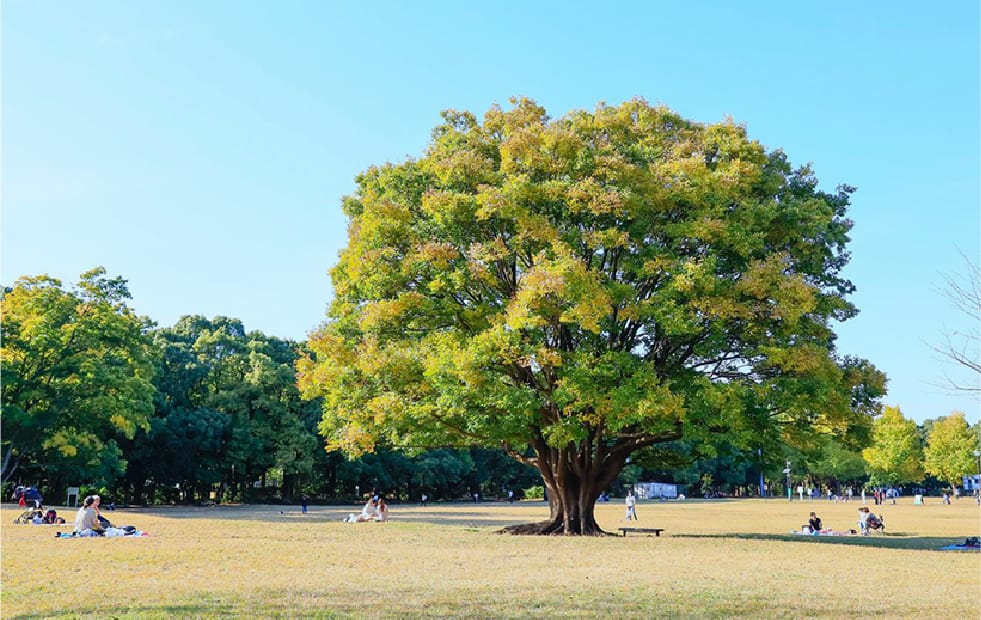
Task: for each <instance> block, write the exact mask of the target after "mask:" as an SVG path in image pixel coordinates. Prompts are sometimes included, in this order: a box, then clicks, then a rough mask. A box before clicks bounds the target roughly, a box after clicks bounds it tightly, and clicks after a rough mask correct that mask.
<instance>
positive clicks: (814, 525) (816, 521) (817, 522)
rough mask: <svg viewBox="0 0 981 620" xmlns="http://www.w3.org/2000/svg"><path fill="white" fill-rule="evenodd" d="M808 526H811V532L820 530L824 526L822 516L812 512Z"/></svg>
mask: <svg viewBox="0 0 981 620" xmlns="http://www.w3.org/2000/svg"><path fill="white" fill-rule="evenodd" d="M807 527H809V528H811V532H812V533H813V532H820V531H821V530H822V529H823V528H822V527H821V517H819V516H817V514H815V513H813V512H812V513H811V518H810V519H808V520H807Z"/></svg>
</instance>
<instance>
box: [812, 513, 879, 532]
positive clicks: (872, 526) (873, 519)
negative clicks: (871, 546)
mask: <svg viewBox="0 0 981 620" xmlns="http://www.w3.org/2000/svg"><path fill="white" fill-rule="evenodd" d="M805 528H806V531H805V533H807V531H810V533H812V534H820V533H825V532H830V531H831V530H825V529H824V525H823V524H822V523H821V517H819V516H817V513H814V512H812V513H811V514H810V518H809V519H808V520H807V525H806V526H805ZM858 529H859V532H857V533H861V534H862V535H863V536H868V534H869V531H870V530H877V529H885V528H884V526H883V523H882V517H877V516H875V515H874V514H872V513H871V512H870V511H869V507H868V506H862V507H861V508H859V509H858ZM852 533H856V532H855V531H854V530H852Z"/></svg>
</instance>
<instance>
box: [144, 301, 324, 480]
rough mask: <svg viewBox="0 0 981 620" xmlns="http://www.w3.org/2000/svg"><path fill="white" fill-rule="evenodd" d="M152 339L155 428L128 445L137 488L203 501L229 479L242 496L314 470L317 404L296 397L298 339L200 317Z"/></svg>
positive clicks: (232, 321)
mask: <svg viewBox="0 0 981 620" xmlns="http://www.w3.org/2000/svg"><path fill="white" fill-rule="evenodd" d="M153 338H154V343H155V345H156V346H157V347H158V349H159V350H160V351H161V354H160V357H159V362H158V368H157V388H158V396H157V399H156V411H155V415H154V418H153V423H152V426H151V428H150V429H149V430H148V431H147V432H146V433H145V434H142V435H140V436H139V437H138V438H137V441H135V442H133V444H132V445H131V450H132V454H133V456H132V460H133V476H128V477H127V478H128V480H129V482H130V484H131V488H133V489H134V492H137V494H140V493H142V492H143V491H142V489H141V488H140V487H142V485H143V484H144V483H145V481H150V483H151V485H154V486H156V485H164V486H173V485H175V484H180V485H181V487H182V488H186V489H191V490H192V491H194V490H195V489H196V490H197V492H198V493H199V494H200V495H202V496H204V497H206V495H205V494H206V493H207V492H208V490H209V489H210V488H211V487H212V485H215V484H218V483H223V484H224V483H227V484H228V485H229V486H231V487H232V488H233V489H235V491H234V492H236V493H237V494H238V495H239V497H242V496H244V489H245V488H246V487H248V486H249V485H251V483H253V482H255V481H257V480H260V479H261V478H263V477H264V476H265V475H266V474H267V472H270V471H272V470H274V469H275V470H276V471H277V473H278V474H279V475H281V476H282V477H283V479H284V481H286V480H296V479H297V478H298V477H299V476H302V475H309V474H310V472H311V471H312V468H313V455H314V453H315V451H316V450H317V443H318V442H317V439H316V435H315V433H314V424H315V418H316V417H317V413H316V412H317V410H318V409H319V408H318V405H317V403H307V402H304V401H302V400H301V399H300V397H299V392H298V391H297V388H296V375H295V370H294V368H293V364H294V362H295V360H296V358H297V356H298V352H297V345H296V344H295V343H292V342H289V341H284V340H280V339H278V338H273V337H268V336H265V335H264V334H262V333H261V332H248V333H247V332H246V331H245V328H244V326H243V325H242V323H241V321H239V320H237V319H229V318H226V317H215V318H214V319H211V320H209V319H205V318H204V317H200V316H186V317H182V318H181V319H180V320H179V321H178V322H177V323H176V324H175V325H174V326H173V327H171V328H163V329H158V330H155V331H154V332H153ZM284 484H285V482H284ZM138 489H139V490H138Z"/></svg>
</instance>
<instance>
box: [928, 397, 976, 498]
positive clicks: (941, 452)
mask: <svg viewBox="0 0 981 620" xmlns="http://www.w3.org/2000/svg"><path fill="white" fill-rule="evenodd" d="M978 444H979V442H978V436H977V434H976V433H973V432H971V429H970V428H969V427H968V425H967V421H966V420H965V419H964V414H963V413H961V412H959V411H955V412H954V413H952V414H950V415H949V416H947V417H945V418H940V419H939V420H937V421H936V422H934V423H933V426H932V427H931V429H930V436H929V437H928V438H927V445H926V449H925V450H924V453H925V456H926V459H925V463H924V464H925V466H926V472H927V473H928V474H933V475H934V476H936V477H937V479H938V480H942V481H944V482H947V483H949V484H950V485H951V487H956V486H960V484H961V477H962V476H966V475H969V474H972V473H974V471H975V469H976V468H977V461H976V460H975V458H974V450H977V449H978Z"/></svg>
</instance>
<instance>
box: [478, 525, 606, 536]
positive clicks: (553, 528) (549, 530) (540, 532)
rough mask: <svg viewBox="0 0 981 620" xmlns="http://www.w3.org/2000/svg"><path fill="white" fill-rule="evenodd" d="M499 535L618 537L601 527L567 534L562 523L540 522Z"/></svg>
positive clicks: (501, 532)
mask: <svg viewBox="0 0 981 620" xmlns="http://www.w3.org/2000/svg"><path fill="white" fill-rule="evenodd" d="M497 533H498V534H511V535H512V536H616V534H612V533H610V532H604V531H603V530H601V529H600V528H599V527H596V528H595V529H593V530H592V531H588V532H584V533H582V534H580V533H579V532H566V531H564V530H563V529H562V522H561V521H559V522H555V521H539V522H538V523H521V524H519V525H509V526H507V527H505V528H503V529H501V530H498V531H497Z"/></svg>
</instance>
